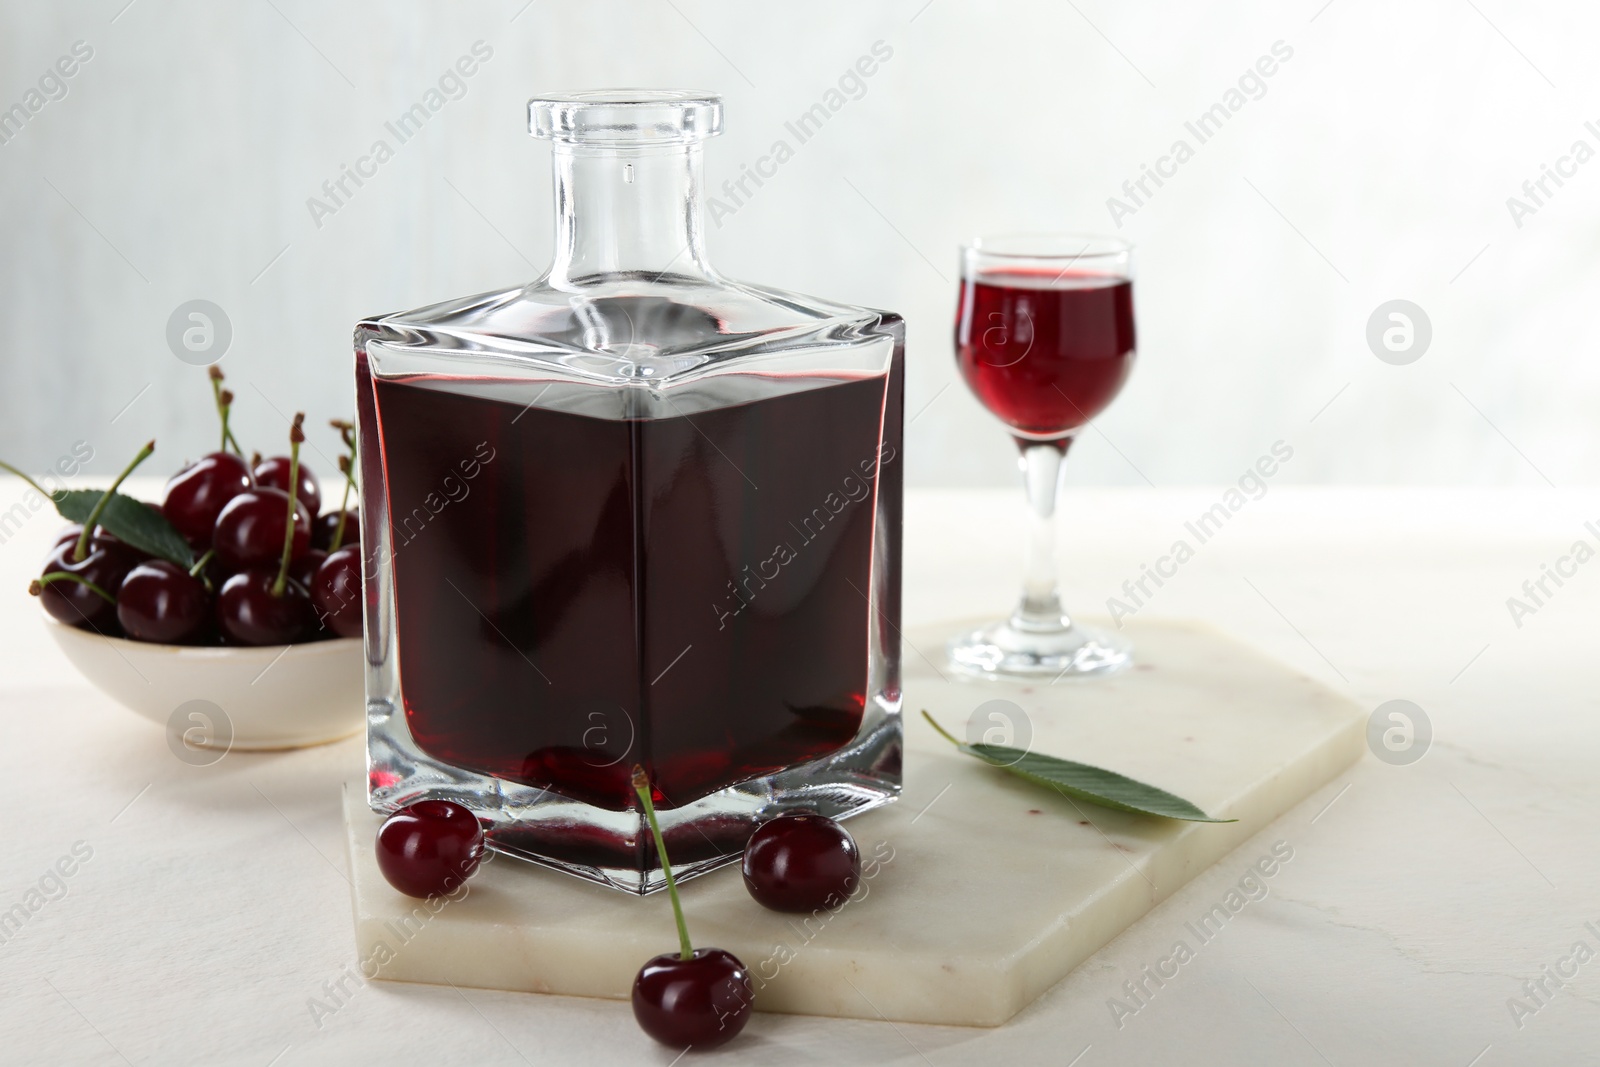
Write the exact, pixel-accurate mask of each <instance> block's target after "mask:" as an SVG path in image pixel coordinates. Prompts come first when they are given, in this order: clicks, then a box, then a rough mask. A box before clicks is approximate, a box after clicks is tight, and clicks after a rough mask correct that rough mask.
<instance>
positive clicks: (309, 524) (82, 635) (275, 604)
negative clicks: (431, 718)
mask: <svg viewBox="0 0 1600 1067" xmlns="http://www.w3.org/2000/svg"><path fill="white" fill-rule="evenodd" d="M211 380H212V393H213V397H214V399H215V401H216V406H217V412H218V415H219V417H220V419H221V422H222V444H221V447H220V448H219V449H218V450H217V451H215V452H211V453H209V454H207V455H204V456H202V457H200V458H199V459H198V460H195V461H193V462H190V463H187V464H186V465H184V467H183V468H182V469H181V470H179V471H178V472H177V473H176V474H174V475H173V476H172V477H171V478H170V479H169V480H168V481H167V484H166V488H165V490H164V492H163V494H162V499H161V501H160V502H159V503H156V502H149V501H141V500H137V499H135V498H133V497H131V496H126V495H124V494H122V493H121V492H119V489H120V488H121V486H122V483H123V481H124V480H125V479H126V478H127V477H128V476H129V475H130V474H132V473H133V471H134V470H135V469H136V468H137V467H138V466H139V465H140V464H141V463H143V462H144V460H145V459H146V458H148V457H149V455H150V454H151V453H152V452H153V451H154V450H155V442H154V441H151V442H150V443H149V444H147V445H145V446H144V448H142V449H141V450H140V452H139V454H138V455H137V456H135V457H134V459H133V461H132V462H131V463H130V464H129V465H128V466H127V467H126V468H125V469H124V470H123V471H122V473H121V474H120V475H118V477H117V479H116V481H115V482H113V483H112V485H111V486H110V488H108V489H105V490H98V489H79V490H62V491H57V492H55V493H53V494H52V493H49V492H47V491H45V490H44V489H42V488H40V487H39V486H38V485H37V484H35V485H34V488H35V489H37V490H38V491H39V492H40V493H42V494H43V495H44V496H45V497H46V498H48V499H50V500H51V501H52V502H53V503H54V504H55V505H56V509H57V511H59V512H60V513H61V515H62V517H63V518H65V519H67V520H68V521H69V522H70V523H71V524H72V525H70V526H68V527H67V528H66V529H64V530H63V531H62V532H61V533H60V535H59V536H58V537H57V539H56V542H55V544H54V545H53V546H52V548H51V550H50V553H49V555H48V556H47V557H46V559H45V563H44V566H43V568H42V570H41V572H40V574H39V577H38V578H36V579H34V581H33V582H32V584H31V585H30V587H29V592H30V593H32V594H33V595H34V596H36V597H38V598H39V600H40V603H41V604H42V606H43V607H44V610H45V612H46V615H47V616H48V619H49V624H50V634H51V636H52V637H53V638H54V639H55V641H56V643H57V644H58V645H59V646H60V647H61V650H62V651H63V652H64V653H66V655H67V658H68V659H69V660H70V661H71V662H72V664H73V666H74V667H76V668H77V669H78V671H79V673H81V674H82V675H83V676H84V677H85V678H87V679H88V680H89V681H90V682H91V683H92V684H93V685H94V686H95V687H96V688H98V689H99V690H101V691H102V692H103V693H105V694H106V695H107V696H110V697H111V698H112V699H114V700H116V701H117V702H118V703H120V704H122V705H124V706H125V707H127V708H129V709H131V710H132V711H135V712H137V713H138V714H140V715H142V716H144V717H145V718H147V719H150V720H152V721H154V722H157V723H159V724H161V725H162V726H165V727H168V728H169V729H173V730H175V731H181V734H182V737H183V739H184V741H185V742H186V743H187V744H190V745H198V746H211V747H231V748H243V749H270V748H292V747H298V746H302V745H313V744H321V743H323V742H327V741H333V740H337V739H338V738H341V737H346V736H348V735H350V734H352V733H354V732H356V731H357V730H359V729H360V728H361V726H362V723H363V720H364V710H365V701H364V694H363V672H362V662H361V641H360V637H361V632H362V595H361V589H362V587H361V548H360V519H359V518H358V516H357V515H356V513H355V512H352V511H350V510H348V509H349V503H350V493H351V487H352V478H353V471H354V455H355V431H354V428H353V427H352V426H351V425H350V424H349V423H348V422H343V421H340V420H334V421H333V422H332V425H333V426H334V427H335V428H336V429H338V430H339V433H340V436H341V437H342V438H343V440H344V443H345V447H346V454H345V455H342V456H341V457H340V462H339V467H340V470H341V471H342V472H343V473H344V476H345V479H344V480H345V485H344V499H343V502H342V503H341V504H340V506H339V507H338V508H337V509H336V510H330V511H329V512H327V513H323V512H322V491H321V486H320V484H319V482H318V480H317V477H316V475H315V474H314V473H312V471H311V470H310V469H309V468H308V467H307V466H306V465H305V464H303V463H301V462H300V445H301V443H302V442H303V441H304V440H305V432H304V429H303V424H304V415H296V416H295V419H294V423H293V425H292V426H291V428H290V431H289V452H288V455H286V456H272V457H268V458H265V459H263V458H261V457H260V456H259V455H257V456H254V457H252V458H251V459H249V460H247V459H246V458H245V457H244V453H243V451H242V449H240V448H239V445H238V442H237V440H236V439H235V438H234V436H233V433H232V431H231V430H230V429H229V425H228V422H229V419H228V413H229V408H230V406H231V404H232V401H233V396H232V394H231V393H230V392H229V391H228V390H226V389H224V388H222V374H221V372H220V371H218V370H217V369H216V368H214V367H213V368H212V371H211ZM0 467H4V468H5V469H7V470H10V471H11V472H12V473H14V474H18V475H21V472H20V471H17V470H16V469H15V468H13V467H10V465H8V464H0ZM21 476H22V477H24V478H26V475H21ZM28 480H29V481H30V483H31V481H32V480H31V479H28ZM291 487H293V488H292V491H291ZM196 701H198V702H202V703H201V704H200V705H194V702H196ZM186 709H187V710H186ZM194 710H202V711H204V712H205V713H206V714H205V717H204V721H206V722H208V723H209V724H210V727H209V728H208V729H204V730H199V731H196V730H194V729H191V728H189V727H190V724H191V723H193V722H195V721H197V719H196V717H195V716H194V715H193V714H192V711H194ZM218 712H220V713H221V715H220V722H219V718H218Z"/></svg>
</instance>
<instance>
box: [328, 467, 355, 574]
mask: <svg viewBox="0 0 1600 1067" xmlns="http://www.w3.org/2000/svg"><path fill="white" fill-rule="evenodd" d="M354 457H355V453H354V452H352V453H351V454H350V455H349V456H340V457H339V469H340V470H342V471H344V496H343V497H341V498H340V499H339V523H338V525H336V526H335V527H334V528H333V543H332V544H331V545H329V546H328V551H329V552H335V551H337V550H338V549H339V546H340V545H343V544H344V522H345V519H347V518H348V517H349V515H350V486H351V485H353V484H354V483H355V463H354V462H353V460H354Z"/></svg>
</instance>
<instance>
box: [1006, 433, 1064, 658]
mask: <svg viewBox="0 0 1600 1067" xmlns="http://www.w3.org/2000/svg"><path fill="white" fill-rule="evenodd" d="M1071 443H1072V438H1070V437H1063V438H1061V439H1060V440H1056V441H1022V440H1018V442H1017V447H1018V448H1019V449H1020V450H1021V452H1022V457H1021V459H1020V460H1019V461H1018V466H1020V467H1021V468H1022V479H1023V484H1024V486H1025V487H1026V489H1027V491H1028V511H1029V516H1028V556H1027V567H1026V569H1025V570H1024V571H1023V576H1022V601H1021V603H1019V604H1018V605H1017V610H1016V611H1015V612H1013V613H1012V616H1011V625H1012V626H1014V627H1015V628H1017V629H1018V630H1027V631H1031V632H1035V633H1038V632H1055V631H1060V630H1062V629H1064V628H1066V627H1068V626H1070V625H1072V622H1071V620H1070V619H1068V618H1067V616H1066V613H1065V612H1064V611H1062V610H1061V597H1060V596H1059V595H1058V594H1057V593H1056V496H1057V494H1058V493H1059V491H1060V489H1061V460H1062V459H1063V458H1064V457H1065V456H1066V454H1067V446H1068V445H1070V444H1071Z"/></svg>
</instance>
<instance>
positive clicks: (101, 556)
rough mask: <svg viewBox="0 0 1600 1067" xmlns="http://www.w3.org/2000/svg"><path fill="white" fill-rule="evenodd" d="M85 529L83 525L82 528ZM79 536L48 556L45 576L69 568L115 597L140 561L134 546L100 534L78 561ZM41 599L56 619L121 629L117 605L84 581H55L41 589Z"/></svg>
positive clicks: (85, 626)
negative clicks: (75, 558)
mask: <svg viewBox="0 0 1600 1067" xmlns="http://www.w3.org/2000/svg"><path fill="white" fill-rule="evenodd" d="M80 529H81V527H80ZM77 545H78V541H77V538H73V539H71V540H67V541H62V542H59V543H58V544H57V545H56V546H55V547H54V548H53V549H51V550H50V554H49V555H48V556H46V557H45V561H44V570H43V571H41V572H40V577H41V578H43V577H44V575H46V574H52V573H55V572H58V571H65V572H66V573H68V574H71V575H75V576H76V577H79V578H82V579H84V580H86V581H90V582H93V583H94V584H95V585H97V586H99V587H100V588H101V589H102V590H104V591H105V592H106V593H107V594H109V595H110V596H112V597H115V596H116V595H117V590H118V589H120V588H121V587H122V580H123V579H124V578H126V577H127V576H128V572H129V571H131V570H133V568H134V567H135V566H136V565H137V564H138V562H139V559H138V557H137V556H136V555H135V553H134V552H133V550H132V549H130V548H129V547H128V546H127V545H125V544H123V543H122V542H121V541H116V540H111V539H107V538H104V537H101V536H99V535H98V534H97V535H95V536H94V537H91V538H90V539H89V544H88V548H87V550H86V552H85V554H84V557H83V559H81V560H74V559H73V558H72V556H73V553H74V552H75V551H76V549H77ZM39 600H40V601H41V602H42V603H43V604H44V609H45V610H46V611H48V612H49V613H50V616H51V617H52V618H54V619H58V620H60V621H61V622H64V623H67V624H68V625H69V626H76V627H78V628H79V629H83V630H95V631H98V632H100V633H105V634H110V633H115V632H116V629H117V608H116V605H115V604H113V603H111V602H109V601H107V600H106V599H105V597H103V596H101V595H100V594H99V593H96V592H95V591H94V590H93V589H90V588H89V587H88V586H86V585H84V584H83V583H82V582H74V581H68V580H62V581H52V582H49V583H47V584H45V585H44V586H43V588H41V589H40V591H39Z"/></svg>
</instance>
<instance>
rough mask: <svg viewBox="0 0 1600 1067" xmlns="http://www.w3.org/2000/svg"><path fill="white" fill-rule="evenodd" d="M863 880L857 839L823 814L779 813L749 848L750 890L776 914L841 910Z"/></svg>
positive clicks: (746, 863)
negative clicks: (778, 912)
mask: <svg viewBox="0 0 1600 1067" xmlns="http://www.w3.org/2000/svg"><path fill="white" fill-rule="evenodd" d="M860 880H861V851H860V849H858V848H856V842H855V838H853V837H851V836H850V831H848V830H846V829H845V828H844V827H842V826H840V825H839V824H838V823H836V822H834V821H833V820H832V819H830V818H827V817H826V816H823V815H780V816H778V817H777V818H775V819H772V820H770V821H768V822H766V823H763V824H762V825H761V827H760V828H759V829H757V830H756V832H755V833H754V834H752V835H751V836H750V841H749V843H748V844H746V845H745V847H744V885H745V888H746V889H748V890H750V895H751V896H752V897H754V898H755V899H756V903H758V904H760V905H761V906H762V907H766V908H771V909H773V910H774V911H803V912H811V911H820V910H823V909H832V908H836V907H838V906H839V905H841V904H843V903H844V901H845V899H846V898H847V897H849V896H850V894H851V893H853V892H855V888H856V884H857V883H858V882H859V881H860Z"/></svg>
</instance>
